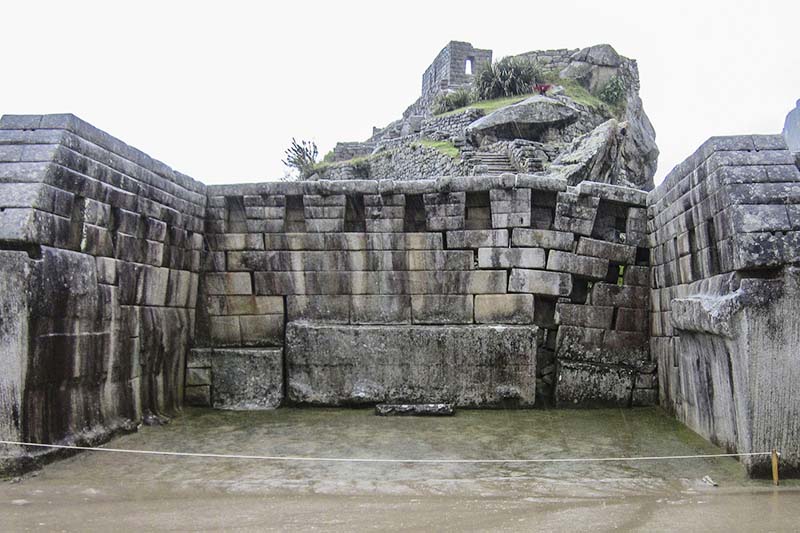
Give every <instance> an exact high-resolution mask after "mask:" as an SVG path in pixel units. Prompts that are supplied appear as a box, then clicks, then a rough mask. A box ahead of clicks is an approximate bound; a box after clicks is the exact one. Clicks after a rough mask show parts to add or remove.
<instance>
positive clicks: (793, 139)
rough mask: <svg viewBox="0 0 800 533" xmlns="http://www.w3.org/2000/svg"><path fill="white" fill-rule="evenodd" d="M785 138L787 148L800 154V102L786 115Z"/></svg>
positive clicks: (784, 124)
mask: <svg viewBox="0 0 800 533" xmlns="http://www.w3.org/2000/svg"><path fill="white" fill-rule="evenodd" d="M783 138H784V139H786V146H787V147H788V148H789V150H791V151H792V152H800V100H798V101H797V104H796V105H795V108H794V109H792V110H791V111H789V113H788V114H787V115H786V120H785V121H784V123H783Z"/></svg>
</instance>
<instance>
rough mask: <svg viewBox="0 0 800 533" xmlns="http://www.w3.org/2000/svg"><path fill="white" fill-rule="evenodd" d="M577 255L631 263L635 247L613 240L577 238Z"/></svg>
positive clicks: (633, 258) (626, 263)
mask: <svg viewBox="0 0 800 533" xmlns="http://www.w3.org/2000/svg"><path fill="white" fill-rule="evenodd" d="M576 253H577V254H578V255H589V256H592V257H599V258H600V259H607V260H609V261H613V262H615V263H622V264H624V265H632V264H633V263H634V262H635V261H636V247H635V246H628V245H625V244H617V243H613V242H606V241H599V240H597V239H590V238H588V237H581V238H580V239H579V240H578V249H577V251H576Z"/></svg>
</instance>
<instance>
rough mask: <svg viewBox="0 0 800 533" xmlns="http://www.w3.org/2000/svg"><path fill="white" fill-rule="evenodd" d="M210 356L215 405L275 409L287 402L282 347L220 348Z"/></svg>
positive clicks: (228, 407)
mask: <svg viewBox="0 0 800 533" xmlns="http://www.w3.org/2000/svg"><path fill="white" fill-rule="evenodd" d="M210 358H211V381H212V405H213V406H214V407H215V408H217V409H236V410H250V409H271V408H275V407H278V406H279V405H280V404H281V402H282V401H283V398H284V390H283V350H282V349H281V348H270V349H260V348H249V349H244V348H233V349H219V348H218V349H214V350H213V352H212V353H211V356H210Z"/></svg>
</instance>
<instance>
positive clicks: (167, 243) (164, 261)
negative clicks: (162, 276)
mask: <svg viewBox="0 0 800 533" xmlns="http://www.w3.org/2000/svg"><path fill="white" fill-rule="evenodd" d="M171 259H172V226H171V225H169V224H167V229H166V232H165V233H164V253H163V254H162V257H161V266H165V267H168V266H170V261H171ZM180 266H182V265H178V267H180Z"/></svg>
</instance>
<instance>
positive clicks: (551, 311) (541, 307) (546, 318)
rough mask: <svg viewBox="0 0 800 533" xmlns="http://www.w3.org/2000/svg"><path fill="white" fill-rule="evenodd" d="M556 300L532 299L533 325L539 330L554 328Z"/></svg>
mask: <svg viewBox="0 0 800 533" xmlns="http://www.w3.org/2000/svg"><path fill="white" fill-rule="evenodd" d="M556 301H557V299H556V298H547V297H545V296H541V297H539V298H534V299H533V323H534V324H536V325H537V326H539V327H541V328H550V327H555V326H556Z"/></svg>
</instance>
